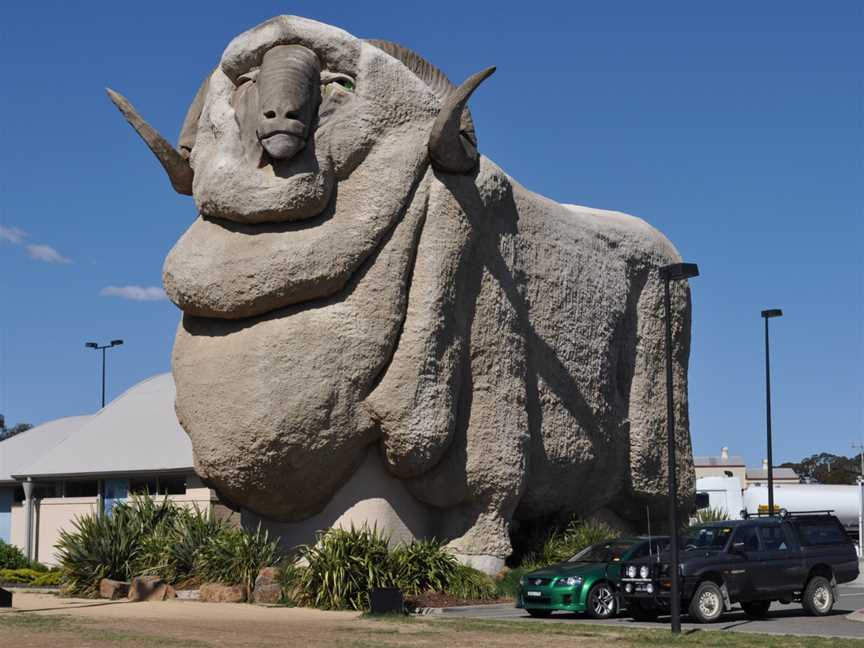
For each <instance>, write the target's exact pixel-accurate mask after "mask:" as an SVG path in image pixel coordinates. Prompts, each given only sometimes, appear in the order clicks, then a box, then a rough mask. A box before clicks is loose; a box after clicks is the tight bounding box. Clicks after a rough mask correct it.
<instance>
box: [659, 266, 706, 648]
mask: <svg viewBox="0 0 864 648" xmlns="http://www.w3.org/2000/svg"><path fill="white" fill-rule="evenodd" d="M698 276H699V266H697V265H696V264H695V263H673V264H672V265H667V266H663V267H662V268H660V278H661V279H662V280H663V288H664V305H665V311H666V444H667V453H666V454H667V458H668V463H669V536H670V542H669V550H670V552H671V554H672V556H671V558H672V559H671V561H670V565H669V568H670V571H671V573H670V577H671V580H672V590H671V592H670V600H669V611H670V612H671V613H672V618H671V621H670V623H671V625H672V632H673V633H674V634H679V633H680V632H681V591H680V585H681V584H680V579H679V577H678V571H679V567H678V506H677V504H678V479H677V474H676V472H677V471H676V465H675V464H676V460H675V447H676V443H675V403H674V400H673V397H672V298H671V297H670V294H669V284H670V283H671V282H673V281H682V280H686V279H691V278H692V277H698Z"/></svg>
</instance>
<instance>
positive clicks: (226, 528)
mask: <svg viewBox="0 0 864 648" xmlns="http://www.w3.org/2000/svg"><path fill="white" fill-rule="evenodd" d="M230 530H231V527H230V525H229V524H228V523H227V522H226V521H224V520H222V519H220V518H218V517H216V516H215V515H214V514H213V513H212V512H205V511H200V510H198V509H197V508H196V509H187V508H180V507H178V509H177V511H176V514H174V515H171V516H168V517H167V518H165V519H163V520H162V521H161V522H160V523H159V524H158V525H157V526H156V528H155V529H153V531H152V532H151V533H150V534H149V535H147V536H146V537H145V538H144V539H143V540H142V543H141V550H140V552H139V555H138V557H137V559H136V561H135V571H136V572H137V573H138V574H155V575H158V576H159V577H161V578H162V579H164V580H166V581H169V582H172V583H176V582H182V581H189V580H192V579H194V580H198V578H197V574H196V573H195V566H196V563H197V562H198V561H199V560H201V559H202V558H203V549H204V547H205V545H206V544H207V543H209V542H211V541H212V540H213V539H214V538H219V537H222V536H223V535H225V534H227V533H229V532H230Z"/></svg>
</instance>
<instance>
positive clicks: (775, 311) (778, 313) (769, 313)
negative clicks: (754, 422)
mask: <svg viewBox="0 0 864 648" xmlns="http://www.w3.org/2000/svg"><path fill="white" fill-rule="evenodd" d="M782 316H783V311H782V310H780V309H779V308H772V309H769V310H763V311H762V319H764V320H765V412H766V421H767V428H768V432H767V433H768V515H771V516H773V515H774V455H773V449H772V447H771V361H770V358H769V355H768V320H769V319H771V318H772V317H782Z"/></svg>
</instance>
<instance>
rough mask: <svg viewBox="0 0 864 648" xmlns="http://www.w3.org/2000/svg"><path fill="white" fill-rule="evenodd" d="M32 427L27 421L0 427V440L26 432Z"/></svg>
mask: <svg viewBox="0 0 864 648" xmlns="http://www.w3.org/2000/svg"><path fill="white" fill-rule="evenodd" d="M32 427H33V426H32V425H30V424H29V423H19V424H18V425H13V426H12V427H11V428H7V427H0V441H5V440H6V439H9V438H12V437H13V436H15V435H16V434H21V433H22V432H26V431H27V430H29V429H30V428H32Z"/></svg>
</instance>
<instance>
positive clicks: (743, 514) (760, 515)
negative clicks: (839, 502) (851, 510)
mask: <svg viewBox="0 0 864 648" xmlns="http://www.w3.org/2000/svg"><path fill="white" fill-rule="evenodd" d="M833 512H834V509H818V510H815V511H787V510H786V509H784V508H781V509H780V510H779V511H777V513H775V514H773V515H772V514H771V513H769V512H768V511H758V512H756V513H748V512H747V510H746V509H744V510H742V511H741V519H742V520H748V519H750V518H763V517H765V518H767V517H780V518H788V517H798V516H801V515H831V514H832V513H833Z"/></svg>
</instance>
